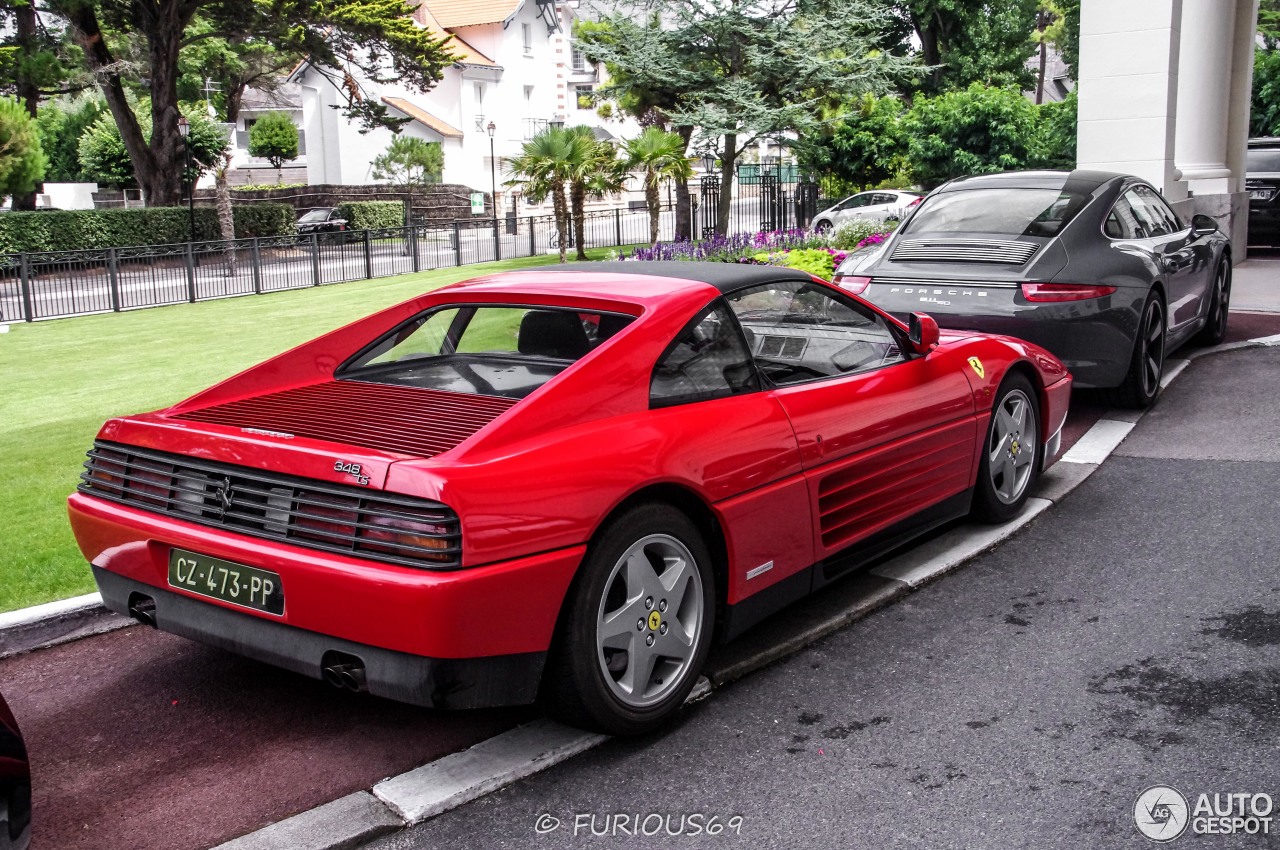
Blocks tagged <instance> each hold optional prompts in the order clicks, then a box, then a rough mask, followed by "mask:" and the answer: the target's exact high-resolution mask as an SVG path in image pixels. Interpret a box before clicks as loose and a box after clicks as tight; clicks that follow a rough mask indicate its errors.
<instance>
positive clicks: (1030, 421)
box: [973, 375, 1040, 522]
mask: <svg viewBox="0 0 1280 850" xmlns="http://www.w3.org/2000/svg"><path fill="white" fill-rule="evenodd" d="M1035 397H1036V392H1035V389H1034V388H1033V387H1032V386H1031V382H1030V381H1028V380H1027V379H1026V378H1025V377H1023V376H1022V375H1010V376H1009V377H1008V378H1006V379H1005V381H1004V383H1003V384H1002V385H1001V387H1000V393H999V395H998V396H997V400H996V404H995V407H994V408H992V410H991V422H990V424H989V425H988V426H987V439H986V442H985V443H984V444H983V451H982V458H981V459H980V461H979V464H978V482H977V486H976V488H975V490H974V509H973V512H974V514H975V515H976V516H977V517H978V518H979V519H982V520H987V521H990V522H1003V521H1005V520H1007V519H1012V518H1013V517H1014V516H1016V515H1017V514H1018V512H1019V511H1021V510H1022V506H1023V505H1024V504H1025V503H1026V501H1027V495H1028V494H1029V493H1030V492H1031V484H1032V483H1033V482H1034V481H1035V478H1036V474H1037V472H1038V471H1039V468H1040V436H1039V435H1040V416H1039V412H1038V409H1037V406H1036V402H1035Z"/></svg>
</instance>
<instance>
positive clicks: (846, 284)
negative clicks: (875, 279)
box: [831, 274, 871, 295]
mask: <svg viewBox="0 0 1280 850" xmlns="http://www.w3.org/2000/svg"><path fill="white" fill-rule="evenodd" d="M831 282H832V283H834V284H835V285H836V286H838V287H840V288H841V289H843V290H844V291H845V292H852V293H853V294H854V295H861V294H862V293H863V292H864V291H865V290H866V288H867V287H868V286H869V285H870V284H871V278H869V277H865V276H863V275H857V274H848V275H839V274H838V275H836V276H835V278H834V279H833V280H832V281H831Z"/></svg>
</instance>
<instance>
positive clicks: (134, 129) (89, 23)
mask: <svg viewBox="0 0 1280 850" xmlns="http://www.w3.org/2000/svg"><path fill="white" fill-rule="evenodd" d="M59 11H60V12H62V13H63V14H66V16H67V19H68V20H69V21H70V22H71V25H72V31H73V33H74V38H75V41H76V43H77V44H79V45H80V49H81V50H83V51H84V56H85V63H86V64H87V65H88V66H89V70H90V71H91V72H92V73H93V75H94V76H95V77H96V78H97V80H98V87H99V88H100V89H102V94H103V96H104V97H105V98H106V100H107V108H108V109H110V110H111V117H112V118H114V119H115V122H116V127H118V128H119V129H120V138H121V139H122V140H123V141H124V149H125V151H126V152H127V153H128V154H129V162H130V164H131V165H132V166H133V173H134V174H135V175H136V176H137V177H138V185H139V186H143V187H144V191H145V185H144V184H143V182H142V175H143V174H148V173H153V172H155V170H156V162H155V157H153V156H152V154H151V148H150V147H148V146H147V140H146V139H144V138H143V136H142V128H141V127H139V126H138V119H137V117H136V116H135V115H134V114H133V110H132V109H130V108H129V101H128V99H127V98H126V97H125V92H124V84H123V83H122V82H121V81H120V75H119V74H117V73H116V72H115V71H114V70H111V69H112V68H114V67H115V64H116V59H115V57H114V56H112V55H111V51H110V50H108V49H107V44H106V41H105V40H104V39H103V37H102V28H101V27H100V26H99V25H98V17H97V15H96V14H95V13H94V9H93V6H92V5H90V4H88V3H76V4H62V5H60V7H59Z"/></svg>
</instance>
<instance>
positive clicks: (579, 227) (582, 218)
mask: <svg viewBox="0 0 1280 850" xmlns="http://www.w3.org/2000/svg"><path fill="white" fill-rule="evenodd" d="M569 200H570V202H571V205H572V207H573V232H574V233H576V234H577V236H578V259H579V260H586V259H588V257H587V233H586V229H587V228H586V224H587V187H586V186H585V185H583V183H582V181H581V180H575V181H573V183H572V184H571V186H570V188H569Z"/></svg>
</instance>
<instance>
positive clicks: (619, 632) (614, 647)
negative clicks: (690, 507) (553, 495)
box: [541, 503, 716, 734]
mask: <svg viewBox="0 0 1280 850" xmlns="http://www.w3.org/2000/svg"><path fill="white" fill-rule="evenodd" d="M715 598H716V597H715V574H714V572H713V571H712V569H711V555H710V552H709V551H708V549H707V545H706V543H705V541H704V539H703V536H702V533H701V532H700V530H699V529H698V527H697V526H696V525H694V523H693V521H692V520H690V519H689V517H688V516H686V515H685V514H684V513H682V512H681V511H679V510H677V509H676V508H674V507H672V506H670V505H666V504H660V503H648V504H642V505H638V506H636V507H633V508H631V509H630V510H627V511H625V512H623V513H622V514H620V515H619V516H617V517H616V518H614V519H613V520H611V521H610V522H609V523H608V524H607V525H606V526H605V528H604V529H603V530H602V531H601V532H600V533H599V534H598V535H597V536H596V539H595V540H594V541H593V542H592V544H591V546H590V548H589V549H588V552H587V557H586V560H585V562H584V563H583V567H582V570H581V571H580V573H579V576H578V578H577V580H576V581H575V583H574V588H573V590H572V592H571V596H570V600H569V604H568V608H567V610H566V612H565V616H564V617H563V618H562V622H561V625H560V629H559V632H558V634H557V636H556V640H555V642H554V645H553V647H552V653H551V657H550V658H549V659H548V662H547V664H548V667H547V671H546V674H545V675H544V677H543V683H542V693H541V700H542V702H543V704H544V706H545V707H546V708H547V710H548V712H549V713H550V714H552V715H553V716H555V717H557V718H559V719H561V720H564V721H565V722H567V723H572V724H573V725H575V726H581V727H585V728H591V729H599V730H601V731H603V732H609V733H612V734H636V733H639V732H644V731H647V730H648V729H651V728H653V727H655V726H657V725H658V724H659V723H661V722H662V721H663V720H665V719H666V718H667V717H668V716H669V715H670V714H671V713H672V712H674V711H675V710H676V709H678V708H679V707H680V705H681V703H683V702H684V700H685V698H686V697H687V696H688V695H689V692H690V691H691V690H692V689H693V685H694V683H695V681H696V679H697V676H698V671H699V670H700V669H701V668H702V664H703V662H704V661H705V660H706V656H707V652H708V651H709V649H710V646H711V632H712V629H713V628H714V625H715V623H714V620H715Z"/></svg>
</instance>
